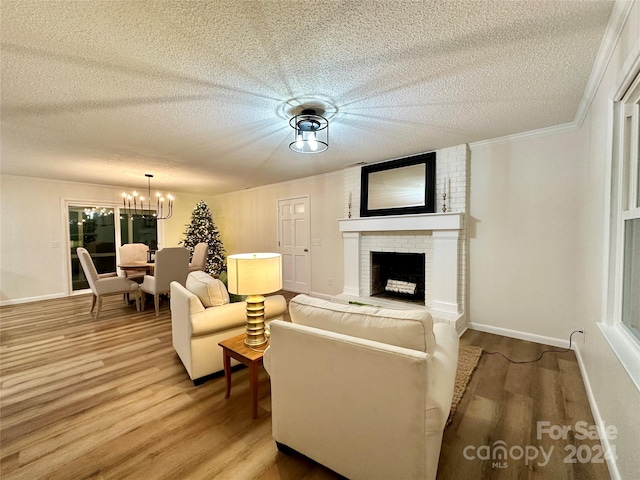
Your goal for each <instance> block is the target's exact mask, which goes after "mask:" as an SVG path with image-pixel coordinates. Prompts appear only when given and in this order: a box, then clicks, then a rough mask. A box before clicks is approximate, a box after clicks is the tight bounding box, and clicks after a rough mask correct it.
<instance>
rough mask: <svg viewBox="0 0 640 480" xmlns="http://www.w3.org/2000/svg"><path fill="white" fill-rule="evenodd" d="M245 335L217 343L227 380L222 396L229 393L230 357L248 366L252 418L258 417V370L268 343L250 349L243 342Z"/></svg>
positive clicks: (227, 396)
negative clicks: (225, 390)
mask: <svg viewBox="0 0 640 480" xmlns="http://www.w3.org/2000/svg"><path fill="white" fill-rule="evenodd" d="M246 337H247V335H246V334H244V333H242V334H240V335H237V336H235V337H232V338H227V339H226V340H223V341H222V342H220V343H218V345H220V346H221V347H222V356H223V361H224V378H225V380H226V382H227V393H226V395H225V396H224V398H229V395H231V359H232V358H234V359H236V360H237V361H239V362H240V363H242V364H243V365H246V366H247V367H249V378H250V382H251V395H252V397H253V418H258V370H259V369H260V367H261V366H262V357H263V355H264V350H265V349H266V348H267V347H268V346H269V343H268V342H267V343H265V344H264V345H261V346H260V347H258V348H255V349H251V348H249V347H247V346H246V345H245V344H244V340H245V338H246Z"/></svg>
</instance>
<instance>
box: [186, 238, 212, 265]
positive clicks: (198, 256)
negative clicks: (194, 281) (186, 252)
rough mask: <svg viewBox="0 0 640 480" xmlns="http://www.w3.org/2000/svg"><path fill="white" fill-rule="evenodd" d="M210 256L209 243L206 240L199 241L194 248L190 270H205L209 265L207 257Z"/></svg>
mask: <svg viewBox="0 0 640 480" xmlns="http://www.w3.org/2000/svg"><path fill="white" fill-rule="evenodd" d="M208 256H209V244H208V243H205V242H201V243H198V244H197V245H196V246H195V247H194V248H193V257H191V262H190V263H189V271H190V272H195V271H197V270H203V271H204V270H205V268H206V266H207V257H208Z"/></svg>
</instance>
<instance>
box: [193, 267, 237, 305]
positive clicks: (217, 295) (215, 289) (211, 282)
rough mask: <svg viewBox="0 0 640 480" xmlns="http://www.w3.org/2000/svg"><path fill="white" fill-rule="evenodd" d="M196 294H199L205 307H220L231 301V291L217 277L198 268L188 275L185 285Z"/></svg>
mask: <svg viewBox="0 0 640 480" xmlns="http://www.w3.org/2000/svg"><path fill="white" fill-rule="evenodd" d="M185 287H186V288H187V290H189V291H190V292H191V293H193V294H194V295H197V296H198V298H199V299H200V301H201V302H202V305H203V306H204V307H207V308H208V307H218V306H220V305H225V304H227V303H229V293H228V292H227V289H226V288H225V286H224V283H222V282H221V281H220V280H218V279H217V278H213V277H212V276H211V275H209V274H208V273H206V272H203V271H202V270H198V271H195V272H191V273H190V274H189V275H188V276H187V283H186V285H185Z"/></svg>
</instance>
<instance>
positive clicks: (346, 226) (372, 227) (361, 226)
mask: <svg viewBox="0 0 640 480" xmlns="http://www.w3.org/2000/svg"><path fill="white" fill-rule="evenodd" d="M462 217H463V214H462V213H424V214H418V215H388V216H383V217H359V218H342V219H339V220H338V225H339V228H340V231H341V232H392V231H407V232H409V231H415V230H460V229H461V228H462Z"/></svg>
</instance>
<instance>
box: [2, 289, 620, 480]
mask: <svg viewBox="0 0 640 480" xmlns="http://www.w3.org/2000/svg"><path fill="white" fill-rule="evenodd" d="M289 296H290V295H289ZM90 304H91V299H90V296H88V295H87V296H76V297H71V298H65V299H58V300H48V301H42V302H34V303H29V304H22V305H15V306H5V307H1V308H0V382H1V390H0V477H2V479H3V480H8V479H22V478H24V479H30V480H33V479H38V478H50V479H74V480H76V479H83V478H92V479H112V478H113V479H123V478H127V479H129V478H131V479H137V478H145V479H146V478H153V479H162V478H171V479H174V478H175V479H185V478H189V479H200V478H202V479H205V478H208V479H210V478H225V479H242V480H244V479H261V480H272V479H282V480H296V479H334V478H338V477H337V475H335V474H334V473H332V472H330V471H328V470H327V469H325V468H323V467H321V466H319V465H317V464H315V463H313V462H311V461H309V460H307V459H304V458H302V457H299V456H289V455H283V454H282V453H279V452H278V451H277V449H276V447H275V444H274V442H273V440H272V438H271V417H270V413H269V408H270V399H269V380H268V376H267V374H266V372H264V371H262V372H261V374H260V400H259V408H258V418H257V419H256V420H252V419H251V399H250V392H249V378H248V375H247V373H248V370H247V369H241V370H238V371H236V372H234V374H233V385H232V390H231V397H230V398H229V399H227V400H225V399H224V393H225V382H224V378H222V377H219V378H214V379H212V380H210V381H208V382H206V383H204V384H202V385H200V386H198V387H194V386H193V384H192V382H191V381H190V380H189V377H188V375H187V373H186V371H185V370H184V367H183V366H182V364H181V363H180V360H179V359H178V357H177V355H176V354H175V352H174V350H173V347H172V346H171V321H170V313H169V308H168V305H167V303H166V302H163V304H162V305H161V314H160V316H159V317H156V316H155V312H154V310H153V308H147V309H146V310H145V311H144V312H135V309H134V308H133V307H131V306H128V305H126V304H125V303H124V302H122V300H121V299H118V298H116V297H112V298H108V299H105V302H104V307H103V311H102V313H101V316H100V318H99V319H98V320H97V321H96V320H93V319H92V317H91V316H90V315H89V308H90ZM462 341H463V342H466V343H471V344H475V345H480V346H482V347H483V348H485V349H487V350H492V349H494V350H498V349H500V350H501V351H503V352H504V353H505V354H508V355H512V356H514V357H518V358H524V357H531V356H537V354H538V352H540V350H541V348H544V347H543V346H540V345H537V344H532V343H528V342H521V341H518V340H513V339H507V338H504V337H499V336H495V335H488V334H482V333H479V332H472V331H469V332H467V333H466V334H465V335H464V336H463V339H462ZM537 420H541V421H549V422H550V424H551V425H555V424H558V425H575V422H576V421H578V420H584V421H586V422H587V423H588V424H589V425H593V419H592V418H591V413H590V410H589V406H588V403H587V399H586V394H585V392H584V386H583V384H582V380H581V378H580V372H579V370H578V366H577V363H576V361H575V357H574V356H573V353H572V352H570V353H564V354H547V355H546V356H545V357H544V358H543V360H542V361H541V362H539V363H536V364H533V365H513V364H509V363H508V362H506V361H505V360H504V359H502V358H500V357H498V356H495V355H486V354H484V355H483V356H482V359H481V362H480V365H479V367H478V369H477V370H476V372H475V373H474V376H473V378H472V380H471V383H470V384H469V387H468V390H467V393H466V394H465V396H464V398H463V400H462V402H461V405H460V408H459V410H458V413H457V414H456V416H455V417H454V420H453V423H452V424H451V425H450V426H449V427H448V428H447V430H446V431H445V436H444V441H443V448H442V454H441V459H440V470H439V475H438V478H440V479H483V478H518V479H520V478H522V479H525V478H546V479H558V478H574V479H578V478H579V479H600V478H609V476H608V473H607V470H606V467H605V466H603V465H602V464H594V463H586V464H583V463H580V462H578V463H576V464H566V463H563V458H564V456H565V455H566V454H567V452H565V451H564V450H563V448H564V443H575V445H579V443H578V442H577V440H576V439H575V438H574V437H575V435H574V432H572V433H571V434H570V438H569V440H567V441H566V442H562V441H552V440H550V439H548V438H546V437H545V438H542V439H541V440H537V439H536V430H535V429H536V421H537ZM499 439H502V440H504V441H505V442H506V443H507V445H508V448H510V447H513V446H518V445H519V446H522V447H525V446H527V445H533V446H536V447H540V446H544V447H545V449H548V448H549V447H551V446H553V447H555V450H556V452H555V453H554V455H553V456H552V459H551V461H550V462H549V464H548V465H546V466H539V465H538V464H537V462H530V464H529V465H525V462H524V459H522V460H519V461H517V460H512V459H511V458H509V459H507V462H508V466H507V468H497V467H495V468H492V462H491V461H489V460H480V459H475V460H466V459H465V457H464V451H465V448H466V447H469V446H471V447H474V448H475V449H477V447H481V446H482V445H487V444H491V443H492V442H494V441H496V440H499ZM592 443H593V442H591V443H589V442H587V445H589V448H591V444H592ZM468 451H469V450H468V449H467V452H468ZM400 480H402V479H400Z"/></svg>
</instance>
